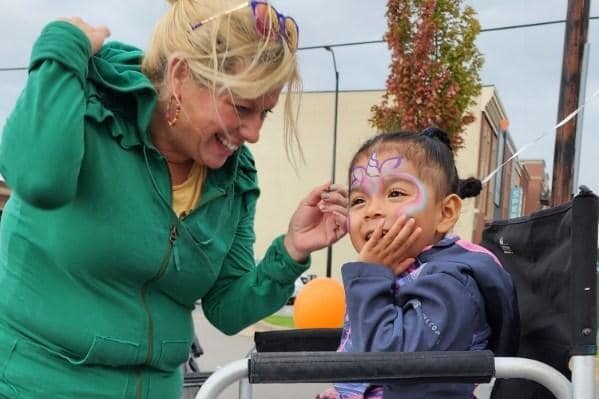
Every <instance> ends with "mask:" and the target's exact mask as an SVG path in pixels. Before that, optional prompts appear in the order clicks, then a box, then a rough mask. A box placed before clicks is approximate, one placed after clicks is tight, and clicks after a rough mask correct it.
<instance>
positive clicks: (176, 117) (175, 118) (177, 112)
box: [166, 96, 181, 127]
mask: <svg viewBox="0 0 599 399" xmlns="http://www.w3.org/2000/svg"><path fill="white" fill-rule="evenodd" d="M173 100H175V101H176V103H177V106H176V107H175V115H174V116H173V118H172V119H171V117H170V114H171V107H172V105H173ZM180 114H181V103H180V102H179V100H177V98H176V97H175V96H171V98H170V99H169V100H168V105H167V106H166V123H168V125H169V126H170V127H173V126H175V124H176V123H177V121H178V120H179V115H180Z"/></svg>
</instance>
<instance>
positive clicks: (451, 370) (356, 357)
mask: <svg viewBox="0 0 599 399" xmlns="http://www.w3.org/2000/svg"><path fill="white" fill-rule="evenodd" d="M492 377H497V378H524V379H528V380H532V381H536V382H538V383H540V384H542V385H543V386H545V387H546V388H548V389H549V390H550V391H551V392H552V393H553V394H554V395H555V397H556V398H557V399H571V398H572V385H571V383H570V381H568V379H567V378H566V377H565V376H564V375H562V374H561V373H559V372H558V371H557V370H555V369H554V368H552V367H550V366H548V365H546V364H544V363H541V362H538V361H536V360H531V359H526V358H514V357H497V358H495V357H494V356H493V353H492V352H490V351H466V352H405V353H389V352H368V353H340V352H272V353H259V352H258V353H252V354H251V356H250V358H247V359H240V360H236V361H234V362H232V363H229V364H228V365H226V366H224V367H222V368H220V369H219V370H217V371H215V372H214V373H213V374H212V375H211V376H210V378H208V380H206V382H205V384H204V385H202V388H201V389H200V391H199V392H198V395H197V396H196V399H214V398H216V397H218V394H220V393H221V392H222V391H223V390H224V389H225V388H226V387H227V386H229V385H230V384H231V383H233V382H235V381H237V380H240V379H243V378H248V379H249V382H250V383H252V384H258V383H299V382H333V381H339V382H341V381H361V382H373V383H379V384H380V383H385V382H392V381H402V380H405V381H417V382H456V383H461V382H489V381H490V380H491V378H492Z"/></svg>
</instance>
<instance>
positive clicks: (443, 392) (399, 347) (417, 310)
mask: <svg viewBox="0 0 599 399" xmlns="http://www.w3.org/2000/svg"><path fill="white" fill-rule="evenodd" d="M342 275H343V283H344V286H345V292H346V301H347V317H346V323H345V327H344V331H343V338H342V342H341V346H340V349H339V350H341V351H349V352H396V351H401V352H414V351H446V350H447V351H449V350H454V351H465V350H482V349H490V350H492V351H493V352H494V353H495V354H496V355H512V354H514V353H515V352H516V350H517V342H518V336H519V315H518V306H517V299H516V293H515V290H514V286H513V283H512V279H511V277H510V275H509V274H508V273H507V272H506V271H505V270H504V269H503V267H502V266H501V264H500V263H499V261H498V260H497V258H496V257H495V256H494V255H493V254H492V253H491V252H489V251H488V250H486V249H485V248H482V247H480V246H478V245H475V244H472V243H470V242H468V241H463V240H460V239H459V238H458V237H455V236H453V237H447V238H444V239H442V240H441V241H439V242H438V243H437V244H435V245H434V246H432V247H430V248H428V249H426V250H424V251H423V252H422V253H421V254H420V255H419V256H418V257H417V258H416V263H415V265H414V266H413V267H412V268H411V269H410V270H409V271H407V272H405V273H403V274H402V275H400V276H395V275H394V274H393V273H392V271H391V270H390V269H389V268H387V267H385V266H383V265H377V264H369V263H363V262H351V263H347V264H345V265H344V266H343V267H342ZM351 385H353V388H357V386H356V385H355V384H351ZM344 386H346V388H349V389H350V391H351V390H352V387H351V386H347V385H345V384H337V385H336V388H337V390H338V391H343V387H344ZM362 386H363V387H366V390H367V391H371V390H372V388H374V387H369V388H368V386H367V385H365V384H362ZM382 388H383V392H384V398H385V399H393V398H401V399H410V398H427V399H431V398H444V399H454V398H455V399H458V398H459V399H467V398H472V392H473V390H474V385H473V384H447V383H435V384H416V383H397V384H390V385H385V386H383V387H382ZM340 393H341V392H340ZM347 393H349V396H348V397H351V396H353V395H352V394H351V393H350V392H347ZM355 393H357V392H355ZM366 394H367V395H366V396H367V397H368V396H369V395H368V392H366ZM373 396H374V397H376V396H378V395H376V394H374V395H373Z"/></svg>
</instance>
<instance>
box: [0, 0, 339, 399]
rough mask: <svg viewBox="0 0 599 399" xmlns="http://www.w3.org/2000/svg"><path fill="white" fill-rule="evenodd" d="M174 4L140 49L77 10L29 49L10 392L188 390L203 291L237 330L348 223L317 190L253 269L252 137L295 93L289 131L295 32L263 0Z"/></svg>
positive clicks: (16, 129) (7, 356)
mask: <svg viewBox="0 0 599 399" xmlns="http://www.w3.org/2000/svg"><path fill="white" fill-rule="evenodd" d="M170 3H171V4H172V6H171V7H170V8H169V10H168V11H167V12H166V13H165V15H164V16H163V17H162V19H161V20H160V21H159V23H158V25H157V27H156V29H155V32H154V35H153V39H152V42H151V45H150V47H149V49H148V51H147V52H146V53H145V54H144V53H143V52H142V51H141V50H139V49H137V48H134V47H132V46H130V45H127V44H123V43H120V42H110V43H106V44H105V43H104V41H105V39H106V38H107V37H108V35H109V30H108V29H107V28H105V27H95V26H91V25H89V24H88V23H86V22H85V21H83V20H82V19H80V18H68V19H64V20H60V21H55V22H51V23H50V24H48V25H47V26H46V27H45V28H44V29H43V31H42V33H41V35H40V37H39V38H38V40H37V41H36V43H35V45H34V47H33V51H32V57H31V63H30V65H29V76H28V80H27V82H26V85H25V89H24V91H23V93H22V95H21V96H20V98H19V100H18V101H17V103H16V105H15V107H14V110H13V111H12V113H11V115H10V117H9V119H8V121H7V123H6V126H5V129H4V132H3V140H2V144H1V146H0V172H1V173H2V175H3V176H4V177H5V178H6V181H7V184H8V185H9V186H10V187H11V189H12V192H13V194H12V196H11V198H10V199H9V201H8V202H7V204H6V207H5V208H4V212H3V217H2V220H1V226H0V227H1V228H0V231H1V234H0V286H2V287H3V288H2V290H0V314H2V318H1V319H0V370H2V373H1V374H0V397H10V398H14V397H19V398H21V399H32V398H39V397H53V398H59V397H63V398H87V397H95V398H115V397H119V398H137V397H142V396H143V397H144V398H148V399H152V398H155V399H158V398H159V399H164V398H167V399H168V398H172V399H176V398H179V397H180V393H181V389H182V386H181V385H182V384H181V381H182V378H181V367H180V365H181V364H182V363H183V362H185V360H186V359H187V355H188V351H189V348H190V345H191V342H192V337H193V329H192V321H191V310H192V309H193V307H194V305H195V303H196V302H197V301H198V300H199V299H201V304H202V307H203V310H204V314H205V315H206V317H207V318H208V319H209V320H210V322H211V323H212V324H214V325H215V326H216V327H217V328H219V329H220V330H221V331H223V332H224V333H226V334H234V333H236V332H238V331H240V330H241V329H242V328H244V327H246V326H248V325H250V324H252V323H254V322H256V321H258V320H261V319H263V318H264V317H265V316H267V315H269V314H272V313H273V312H275V311H276V310H278V309H279V308H281V307H282V306H283V304H285V302H286V301H287V298H288V297H289V296H290V295H291V293H292V292H293V289H294V281H295V280H296V279H297V278H298V276H300V274H301V273H302V272H304V271H305V270H306V269H307V268H308V267H309V265H310V254H311V252H313V251H315V250H318V249H321V248H324V247H326V246H329V245H330V244H332V243H334V242H335V241H337V240H338V239H339V238H340V237H341V236H342V235H343V234H345V229H344V227H343V226H345V217H346V212H347V211H346V205H347V199H346V197H347V193H346V191H345V190H344V189H341V188H339V187H334V188H332V189H331V187H330V185H329V184H328V183H326V184H322V185H320V186H318V187H316V188H314V189H313V190H312V191H311V192H310V193H309V194H308V195H307V196H306V198H305V199H304V200H303V201H302V202H301V203H300V204H299V205H298V207H297V209H296V211H295V213H294V214H293V215H292V216H291V219H290V222H289V228H288V230H287V232H286V233H285V234H281V235H279V236H278V237H276V238H275V239H274V240H273V241H272V244H271V245H270V247H269V248H268V250H267V251H266V254H265V256H264V257H263V260H262V261H261V262H260V263H259V264H258V265H257V267H256V265H255V264H254V256H253V244H254V240H255V233H254V214H255V208H256V201H257V198H258V194H259V187H258V184H257V171H256V169H255V167H254V161H253V157H252V154H251V153H250V151H249V149H248V148H247V147H246V146H245V143H254V142H256V141H258V140H259V138H260V129H261V127H262V123H263V121H264V118H265V116H266V115H267V114H268V112H269V111H270V110H271V109H272V108H273V107H274V106H275V105H276V104H277V102H278V99H279V95H280V93H281V90H283V89H286V90H287V92H288V93H289V95H287V96H286V100H285V101H286V106H285V115H286V118H285V119H286V120H287V122H288V123H287V125H286V126H287V129H286V132H285V134H286V137H287V142H288V143H289V142H292V141H293V140H294V139H293V138H294V137H295V135H294V130H295V129H294V128H295V124H294V120H295V117H294V115H293V114H292V113H291V109H292V107H291V101H292V100H293V98H294V97H295V96H296V94H297V93H296V89H297V87H299V75H298V71H297V56H296V50H297V40H298V32H299V31H298V28H297V25H296V24H295V21H294V20H293V19H292V18H289V17H286V16H284V15H283V14H281V13H280V12H279V11H277V10H275V9H274V8H273V7H272V6H270V5H269V4H268V3H266V2H263V1H257V0H252V1H250V2H238V1H228V0H227V1H225V0H223V1H211V2H201V3H199V2H195V1H190V0H178V1H171V2H170ZM24 310H26V311H24Z"/></svg>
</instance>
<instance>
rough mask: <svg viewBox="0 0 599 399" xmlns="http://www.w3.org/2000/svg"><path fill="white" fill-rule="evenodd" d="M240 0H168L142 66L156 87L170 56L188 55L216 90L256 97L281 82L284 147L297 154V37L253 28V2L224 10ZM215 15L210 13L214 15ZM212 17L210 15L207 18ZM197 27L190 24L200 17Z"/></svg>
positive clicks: (197, 74)
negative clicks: (234, 8) (168, 6)
mask: <svg viewBox="0 0 599 399" xmlns="http://www.w3.org/2000/svg"><path fill="white" fill-rule="evenodd" d="M242 1H243V0H168V2H169V3H171V5H172V6H171V7H170V9H169V10H168V11H167V12H166V13H165V14H164V16H163V17H162V18H161V19H160V20H159V21H158V24H157V25H156V27H155V29H154V33H153V36H152V40H151V42H150V46H149V49H148V50H147V52H146V54H145V56H144V59H143V62H142V71H143V72H144V73H145V74H146V75H147V76H148V77H149V78H150V79H151V80H152V81H153V82H154V84H155V85H156V86H157V87H158V91H159V92H162V90H161V87H162V86H163V85H164V83H165V76H166V68H167V65H168V58H169V57H170V56H172V55H178V56H180V57H182V58H183V59H185V60H186V62H187V65H188V67H189V71H190V73H191V75H192V77H193V78H194V79H195V80H196V81H197V82H199V83H200V84H201V85H203V86H205V87H207V88H211V89H212V90H213V92H214V93H215V95H221V94H229V95H235V96H238V97H241V98H244V99H255V98H258V97H260V96H262V95H264V94H266V93H268V92H271V91H273V90H276V89H281V88H285V89H286V91H287V94H286V96H285V103H284V130H285V150H286V151H287V154H288V156H289V155H292V154H293V151H292V150H293V148H294V145H297V150H298V151H299V154H300V156H301V147H300V145H299V140H298V135H297V112H298V108H299V92H300V91H301V79H300V76H299V71H298V65H297V37H296V38H295V41H296V42H295V43H289V42H288V40H287V39H286V38H285V37H283V36H280V37H279V36H277V37H273V38H272V39H273V40H270V39H271V37H269V36H270V35H271V34H272V35H275V34H276V35H278V33H277V32H272V33H271V32H269V33H268V36H267V37H264V36H263V35H262V34H261V33H259V32H258V31H257V29H256V26H255V22H254V17H253V16H252V10H251V7H250V6H249V4H248V7H246V8H241V9H239V10H236V11H233V12H226V11H227V10H231V9H232V7H235V6H238V5H240V2H242ZM219 14H220V16H219V17H217V18H211V17H215V16H218V15H219ZM209 18H210V20H208V19H209ZM206 20H208V21H207V22H206V23H205V24H202V25H201V26H199V27H196V28H192V27H194V26H195V25H197V24H198V23H199V22H201V21H206Z"/></svg>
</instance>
